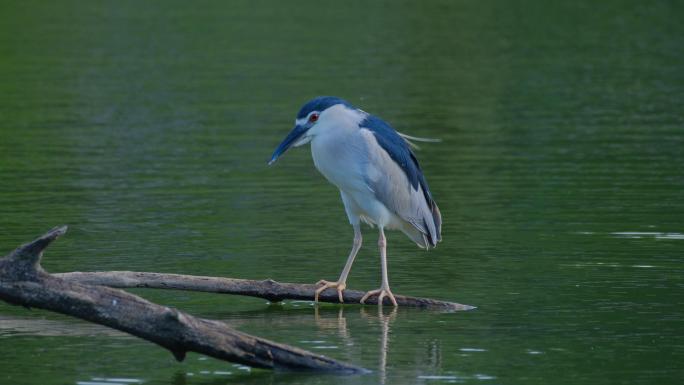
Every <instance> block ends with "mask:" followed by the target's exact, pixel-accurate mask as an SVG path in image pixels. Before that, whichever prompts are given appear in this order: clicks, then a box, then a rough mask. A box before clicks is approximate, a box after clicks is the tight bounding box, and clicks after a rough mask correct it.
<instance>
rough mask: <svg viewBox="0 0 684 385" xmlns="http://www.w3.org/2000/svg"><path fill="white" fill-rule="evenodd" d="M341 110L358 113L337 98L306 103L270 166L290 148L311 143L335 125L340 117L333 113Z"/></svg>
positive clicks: (277, 149) (329, 97) (273, 156)
mask: <svg viewBox="0 0 684 385" xmlns="http://www.w3.org/2000/svg"><path fill="white" fill-rule="evenodd" d="M340 109H341V110H342V111H345V110H346V111H356V108H355V107H354V106H352V105H351V103H349V102H347V101H346V100H344V99H340V98H338V97H335V96H319V97H317V98H313V99H311V100H309V101H308V102H306V104H304V106H302V108H301V109H300V110H299V113H298V114H297V118H296V119H295V126H294V128H293V129H292V131H290V133H289V134H287V136H286V137H285V139H283V141H282V142H281V143H280V144H279V145H278V147H277V148H276V149H275V151H274V152H273V155H272V156H271V160H270V161H269V162H268V164H269V165H270V164H273V163H274V162H275V161H276V160H278V158H279V157H280V156H281V155H282V154H284V153H285V152H286V151H287V150H288V149H289V148H290V147H298V146H301V145H303V144H306V143H309V142H310V141H311V139H313V137H314V136H315V135H316V134H318V133H320V132H321V130H324V129H325V127H330V126H331V125H330V123H333V122H334V120H336V119H337V118H338V115H339V114H335V113H331V112H332V111H333V110H340Z"/></svg>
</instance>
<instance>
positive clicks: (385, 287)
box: [361, 227, 398, 306]
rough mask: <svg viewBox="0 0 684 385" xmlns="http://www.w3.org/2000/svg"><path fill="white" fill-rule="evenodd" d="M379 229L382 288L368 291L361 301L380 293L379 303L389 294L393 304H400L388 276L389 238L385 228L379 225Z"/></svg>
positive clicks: (363, 301)
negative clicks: (386, 237)
mask: <svg viewBox="0 0 684 385" xmlns="http://www.w3.org/2000/svg"><path fill="white" fill-rule="evenodd" d="M379 230H380V234H379V235H378V248H379V249H380V260H381V267H382V286H380V288H379V289H377V290H371V291H369V292H367V293H366V294H365V295H364V296H363V298H361V303H365V301H366V299H368V297H370V296H372V295H376V294H379V297H378V305H382V300H383V299H384V298H385V296H387V297H388V298H389V299H390V301H392V305H394V306H398V305H397V300H396V299H395V298H394V294H392V291H391V290H390V287H389V278H388V276H387V240H386V239H385V230H384V229H383V228H382V227H379Z"/></svg>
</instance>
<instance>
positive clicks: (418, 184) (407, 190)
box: [268, 96, 442, 306]
mask: <svg viewBox="0 0 684 385" xmlns="http://www.w3.org/2000/svg"><path fill="white" fill-rule="evenodd" d="M411 140H417V141H436V140H431V139H424V138H416V137H412V136H409V135H405V134H402V133H399V132H397V131H396V130H395V129H394V128H392V126H390V125H389V124H388V123H386V122H385V121H384V120H382V119H380V118H379V117H377V116H375V115H372V114H369V113H367V112H365V111H363V110H361V109H359V108H357V107H355V106H354V105H352V104H351V103H349V102H348V101H346V100H344V99H342V98H339V97H336V96H318V97H315V98H313V99H311V100H309V101H308V102H306V103H305V104H304V105H303V106H302V107H301V109H300V110H299V113H297V116H296V119H295V125H294V128H292V130H291V131H290V132H289V134H287V136H286V137H285V138H284V139H283V140H282V142H281V143H280V144H279V145H278V146H277V147H276V149H275V151H274V152H273V155H272V156H271V158H270V160H269V161H268V165H272V164H273V163H275V162H276V160H278V158H280V157H281V156H282V155H283V154H284V153H285V152H286V151H287V150H288V149H290V148H291V147H299V146H302V145H304V144H307V143H310V144H311V157H312V158H313V163H314V166H315V167H316V169H318V171H319V172H320V173H321V174H323V176H324V177H325V178H326V179H327V180H328V181H329V182H330V183H332V184H333V185H335V186H336V187H337V188H338V189H339V190H340V196H341V198H342V203H343V204H344V209H345V212H346V214H347V217H348V219H349V223H350V224H351V226H352V228H353V230H354V241H353V243H352V249H351V251H350V253H349V256H348V257H347V262H346V264H345V265H344V268H343V269H342V272H341V274H340V276H339V278H338V280H337V281H326V280H320V281H318V282H317V284H316V285H317V286H318V287H317V289H316V291H315V297H314V300H315V302H318V297H319V294H320V293H321V292H323V291H324V290H326V289H328V288H335V289H336V290H337V294H338V298H339V301H340V302H344V299H343V294H342V293H343V291H344V290H345V289H346V287H347V284H346V283H347V277H348V276H349V272H350V270H351V267H352V264H353V263H354V259H355V258H356V255H357V253H358V251H359V249H360V248H361V244H362V239H363V238H362V234H361V222H365V223H366V224H368V225H370V226H371V227H377V229H378V249H379V252H380V262H381V265H380V266H381V274H382V277H381V285H380V288H379V289H377V290H371V291H368V292H366V293H365V295H364V296H363V297H362V298H361V301H360V302H361V303H362V304H364V303H365V301H366V300H367V299H368V298H370V297H371V296H374V295H377V296H378V304H379V305H382V303H383V299H384V298H388V299H389V301H390V302H391V304H392V305H394V306H397V300H396V298H395V297H394V294H393V293H392V291H391V290H390V286H389V277H388V270H387V239H386V237H385V229H388V230H400V231H402V232H403V233H404V234H406V235H407V236H408V237H409V238H410V239H411V240H412V241H413V242H415V243H416V244H417V245H418V246H419V247H421V248H424V249H430V248H434V247H436V246H437V243H438V242H440V241H441V240H442V235H441V233H442V215H441V213H440V211H439V208H438V207H437V203H436V202H435V200H434V199H433V197H432V193H431V192H430V189H429V187H428V184H427V181H426V180H425V176H424V175H423V171H422V170H421V167H420V165H419V164H418V159H417V158H416V156H415V154H414V152H413V150H412V147H413V146H415V144H413V143H412V142H411ZM416 147H417V146H416Z"/></svg>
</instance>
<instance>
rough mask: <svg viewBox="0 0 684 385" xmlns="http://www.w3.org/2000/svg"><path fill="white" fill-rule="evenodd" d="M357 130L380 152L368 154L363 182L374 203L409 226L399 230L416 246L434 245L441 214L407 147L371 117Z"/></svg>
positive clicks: (439, 226) (390, 128) (385, 126)
mask: <svg viewBox="0 0 684 385" xmlns="http://www.w3.org/2000/svg"><path fill="white" fill-rule="evenodd" d="M361 127H363V128H364V129H362V135H363V136H364V137H365V140H366V141H367V142H368V145H369V148H373V147H374V148H378V146H379V147H380V148H381V149H382V150H384V151H369V153H370V156H369V159H368V172H367V175H366V183H367V184H368V186H369V187H370V188H371V189H372V190H373V192H374V194H375V197H376V198H377V199H378V200H380V201H381V202H382V203H383V204H384V205H385V206H386V207H387V208H388V209H389V210H391V211H392V212H393V213H394V214H395V215H397V216H398V217H400V218H401V219H403V220H404V221H405V222H407V223H409V224H410V225H411V226H410V227H411V228H404V229H403V230H404V232H405V233H406V234H407V235H408V236H409V237H411V238H412V239H413V240H414V241H415V242H416V243H418V245H419V246H423V247H434V246H436V245H437V242H439V241H440V240H441V238H442V236H441V226H442V218H441V214H440V212H439V208H438V207H437V204H436V203H435V201H434V200H433V199H432V194H431V193H430V189H429V188H428V185H427V181H426V180H425V177H424V176H423V172H422V170H421V169H420V165H419V164H418V160H417V159H416V157H415V155H414V154H413V152H412V151H411V149H410V147H409V146H408V144H407V143H406V141H405V140H404V139H403V138H402V137H401V136H399V134H398V133H397V132H396V131H395V130H394V129H393V128H392V127H391V126H389V125H388V124H387V123H385V122H384V121H383V120H381V119H379V118H377V117H375V116H372V115H368V117H367V118H366V119H365V120H364V121H363V122H362V123H361ZM373 142H375V143H373ZM416 230H417V231H416Z"/></svg>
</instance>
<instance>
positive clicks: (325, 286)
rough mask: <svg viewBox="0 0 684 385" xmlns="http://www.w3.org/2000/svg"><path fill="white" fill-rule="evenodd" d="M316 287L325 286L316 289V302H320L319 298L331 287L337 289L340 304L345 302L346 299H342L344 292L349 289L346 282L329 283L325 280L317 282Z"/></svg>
mask: <svg viewBox="0 0 684 385" xmlns="http://www.w3.org/2000/svg"><path fill="white" fill-rule="evenodd" d="M316 285H323V286H321V287H319V288H318V289H316V293H315V294H314V302H318V296H319V295H320V294H321V293H322V292H323V291H324V290H325V289H328V288H331V287H335V288H337V297H338V298H339V300H340V303H342V302H344V299H343V298H342V291H344V289H346V288H347V284H346V283H345V282H328V281H326V280H324V279H321V280H320V281H318V282H316Z"/></svg>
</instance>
